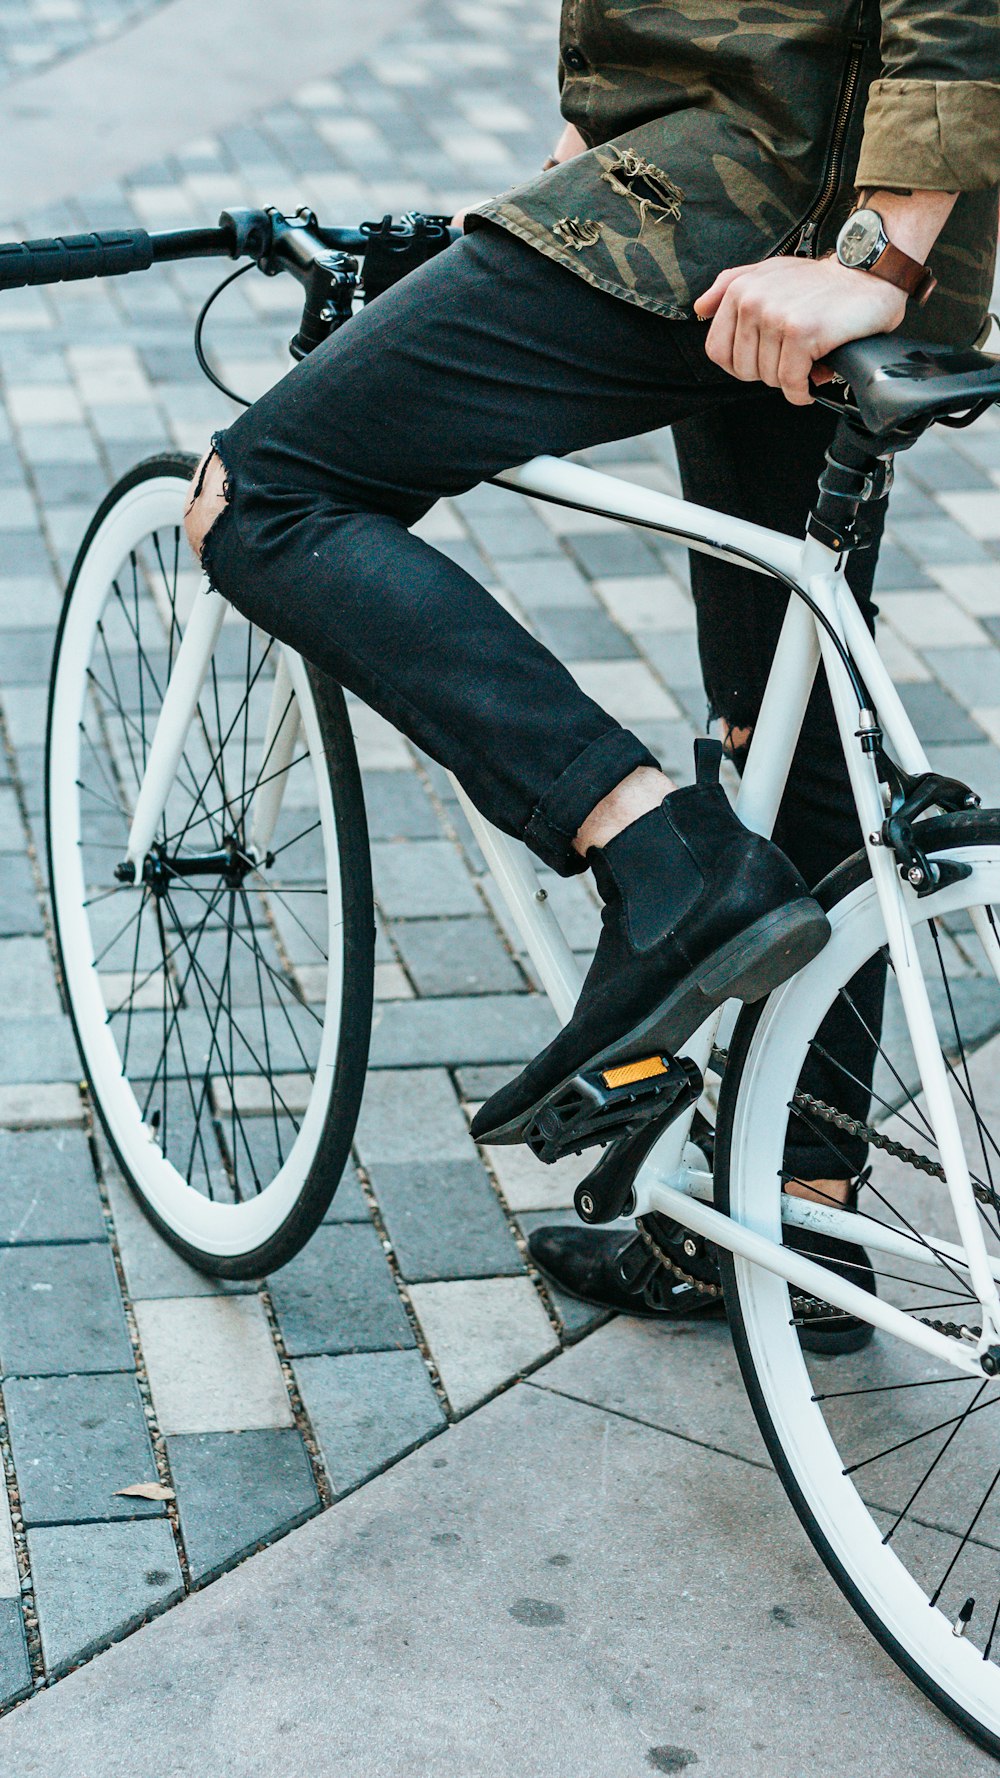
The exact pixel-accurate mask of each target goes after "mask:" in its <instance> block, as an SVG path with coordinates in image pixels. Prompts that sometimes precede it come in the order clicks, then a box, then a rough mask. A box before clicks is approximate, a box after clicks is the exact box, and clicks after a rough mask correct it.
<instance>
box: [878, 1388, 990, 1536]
mask: <svg viewBox="0 0 1000 1778" xmlns="http://www.w3.org/2000/svg"><path fill="white" fill-rule="evenodd" d="M971 1380H972V1379H971V1378H970V1379H969V1381H970V1382H971ZM988 1387H989V1381H988V1380H987V1381H986V1382H984V1383H981V1384H980V1386H979V1388H978V1389H977V1390H976V1393H975V1395H974V1396H973V1398H972V1400H971V1401H970V1402H969V1403H968V1404H967V1406H966V1409H965V1412H964V1413H963V1414H960V1415H959V1417H958V1419H957V1421H956V1422H955V1425H954V1426H953V1427H952V1429H951V1431H950V1432H949V1434H948V1437H947V1438H946V1439H945V1441H944V1444H943V1445H942V1446H941V1449H940V1451H939V1452H938V1454H937V1456H936V1457H935V1458H934V1460H933V1462H932V1463H930V1464H929V1465H928V1467H927V1469H926V1470H925V1471H924V1474H923V1475H922V1477H921V1479H920V1481H919V1482H918V1483H917V1485H916V1487H915V1488H914V1490H913V1493H912V1494H911V1495H910V1498H909V1500H908V1501H907V1502H906V1505H905V1506H904V1507H903V1508H902V1511H901V1512H899V1513H898V1514H897V1516H896V1518H895V1519H894V1520H893V1522H892V1524H891V1525H890V1527H889V1529H888V1531H887V1532H886V1534H885V1536H884V1537H883V1539H882V1542H883V1543H888V1542H889V1541H890V1539H891V1538H892V1537H893V1536H894V1534H895V1533H896V1531H898V1529H899V1527H900V1525H901V1524H902V1522H903V1520H904V1519H905V1517H906V1515H907V1513H908V1512H909V1510H910V1508H911V1506H912V1505H913V1502H914V1501H915V1500H916V1498H917V1496H918V1494H920V1493H921V1491H922V1490H923V1489H924V1488H925V1487H926V1486H927V1483H928V1482H929V1481H930V1479H931V1476H932V1475H933V1474H934V1471H935V1470H936V1468H937V1466H938V1464H939V1463H940V1461H941V1459H942V1457H943V1456H944V1454H945V1452H946V1451H948V1450H950V1448H951V1445H952V1443H953V1441H954V1440H955V1439H956V1438H957V1437H958V1435H959V1432H960V1431H961V1429H962V1427H963V1426H964V1425H965V1422H966V1420H967V1419H968V1417H969V1415H970V1414H971V1413H973V1412H974V1411H975V1407H976V1403H977V1402H978V1400H979V1398H980V1396H981V1395H982V1393H983V1390H984V1389H987V1388H988Z"/></svg>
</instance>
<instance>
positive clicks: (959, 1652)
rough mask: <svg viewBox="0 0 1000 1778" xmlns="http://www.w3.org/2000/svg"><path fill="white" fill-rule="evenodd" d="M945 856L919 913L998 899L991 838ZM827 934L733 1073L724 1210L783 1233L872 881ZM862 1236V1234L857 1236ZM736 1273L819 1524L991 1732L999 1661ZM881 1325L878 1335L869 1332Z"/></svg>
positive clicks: (958, 1699)
mask: <svg viewBox="0 0 1000 1778" xmlns="http://www.w3.org/2000/svg"><path fill="white" fill-rule="evenodd" d="M949 856H952V857H956V858H958V859H962V860H965V861H967V862H968V863H970V864H971V865H972V866H973V867H974V873H975V874H974V876H973V877H972V878H971V879H967V880H966V881H964V882H961V883H957V884H955V885H953V886H952V887H951V888H949V889H946V890H943V891H941V892H940V893H939V894H938V895H936V896H933V897H928V898H927V900H926V901H924V902H923V903H922V904H921V913H922V915H923V916H924V917H926V918H927V919H930V918H931V917H933V916H936V915H939V914H947V913H951V912H955V911H957V910H958V909H961V908H964V907H967V906H975V905H979V904H982V903H984V902H989V903H992V904H993V905H996V903H997V901H998V900H1000V848H995V849H991V848H989V847H970V848H967V849H965V850H956V851H955V852H954V853H949ZM830 919H831V924H832V927H833V936H832V938H831V940H830V942H829V944H828V945H827V946H826V948H825V949H824V950H823V951H822V952H821V953H820V955H819V956H818V957H817V958H816V959H815V960H814V962H813V963H811V964H810V965H809V967H808V968H807V969H806V970H803V971H802V972H801V973H800V974H799V975H798V976H796V977H794V978H793V979H792V980H791V981H790V982H789V983H787V984H786V986H785V987H784V988H783V989H781V990H780V991H779V993H777V994H776V995H774V996H773V997H772V999H771V1000H770V1001H769V1002H768V1005H767V1007H766V1009H765V1012H764V1014H763V1016H762V1017H761V1020H760V1022H759V1024H758V1026H757V1029H756V1031H755V1033H754V1037H753V1041H752V1044H751V1047H750V1050H749V1053H748V1055H747V1059H746V1063H745V1066H744V1069H743V1072H742V1075H741V1080H740V1092H739V1097H738V1101H737V1104H736V1107H735V1113H734V1121H733V1133H732V1144H731V1152H730V1212H731V1214H732V1216H733V1217H734V1219H735V1220H737V1221H739V1222H746V1223H749V1224H750V1225H751V1226H752V1227H753V1228H755V1229H756V1230H758V1231H759V1232H760V1233H762V1234H764V1235H766V1236H768V1237H769V1238H770V1239H772V1240H780V1238H781V1236H780V1203H779V1192H778V1183H777V1182H778V1174H779V1169H780V1167H781V1161H782V1148H783V1143H784V1138H785V1122H786V1116H787V1113H786V1112H785V1107H786V1106H787V1105H788V1102H789V1100H790V1099H791V1096H792V1093H793V1092H794V1090H795V1083H796V1081H797V1079H798V1076H799V1071H800V1069H801V1067H802V1063H803V1061H804V1059H805V1056H806V1052H807V1045H808V1041H809V1039H810V1038H811V1037H812V1035H813V1034H814V1032H815V1030H816V1028H817V1024H818V1017H817V1009H821V1010H822V1011H825V1009H826V1008H827V1007H828V1006H829V1004H830V1002H831V1000H832V998H833V997H834V995H835V993H836V991H837V990H838V989H839V987H840V986H842V985H843V984H844V983H846V982H847V981H849V980H850V979H851V977H852V976H853V975H854V973H855V971H856V970H857V969H858V968H859V967H860V965H861V964H862V963H863V962H864V961H865V960H866V958H867V957H869V956H870V955H871V954H872V951H873V949H874V948H875V947H876V946H877V945H878V944H879V943H880V942H881V940H882V938H883V930H882V923H881V916H880V913H879V909H878V903H877V900H876V896H875V890H874V887H873V885H872V884H871V882H870V881H869V882H867V883H865V884H864V885H862V886H861V887H860V888H859V889H857V890H856V891H855V892H854V893H853V894H851V895H850V896H848V897H847V898H845V900H844V901H843V902H841V903H839V904H838V906H837V907H836V908H835V909H834V911H833V912H832V914H831V916H830ZM859 1239H863V1235H860V1236H859ZM735 1266H736V1281H737V1288H738V1292H739V1301H740V1309H741V1312H742V1318H743V1324H744V1328H745V1331H746V1337H747V1341H748V1345H749V1350H750V1354H751V1357H752V1361H753V1367H754V1372H755V1375H756V1379H757V1382H758V1384H759V1386H760V1390H761V1393H762V1395H763V1398H764V1401H765V1403H766V1406H767V1411H768V1414H769V1416H770V1419H771V1421H772V1423H773V1426H774V1429H775V1432H776V1434H777V1437H778V1439H779V1440H780V1444H781V1448H782V1451H783V1453H784V1455H785V1457H786V1459H787V1461H788V1463H789V1466H790V1468H791V1470H792V1472H793V1474H794V1476H795V1478H796V1481H797V1482H798V1485H799V1487H800V1489H801V1491H802V1494H803V1495H804V1497H805V1500H806V1502H807V1504H808V1506H809V1508H810V1511H811V1512H812V1514H813V1516H814V1518H815V1520H816V1523H817V1525H818V1527H819V1530H820V1531H821V1533H822V1535H823V1536H824V1537H825V1538H826V1540H827V1542H828V1543H829V1545H830V1547H831V1549H832V1550H833V1552H834V1554H835V1556H836V1557H837V1559H838V1561H839V1563H840V1564H841V1566H842V1568H843V1569H844V1571H845V1572H846V1574H847V1575H848V1576H849V1578H850V1580H851V1581H852V1582H853V1583H854V1585H855V1587H856V1588H857V1589H858V1592H859V1593H860V1594H861V1595H862V1596H863V1598H864V1599H865V1600H866V1601H867V1603H868V1605H869V1607H870V1609H871V1611H872V1612H873V1613H874V1614H875V1616H876V1617H877V1619H878V1620H879V1621H880V1622H881V1623H882V1624H883V1625H884V1627H885V1629H886V1630H887V1631H888V1633H889V1635H890V1636H891V1637H892V1638H893V1639H894V1641H895V1642H896V1643H897V1644H898V1645H899V1646H900V1647H901V1648H902V1649H903V1650H905V1652H906V1654H907V1655H909V1657H910V1658H911V1660H912V1661H913V1662H914V1663H915V1664H916V1665H917V1666H918V1667H919V1668H920V1669H922V1671H923V1672H924V1673H925V1674H926V1676H927V1677H928V1679H929V1680H931V1681H932V1682H933V1683H935V1684H936V1685H937V1686H939V1687H940V1688H941V1690H942V1691H943V1692H945V1693H946V1694H947V1695H948V1696H949V1697H950V1698H951V1699H952V1700H953V1701H954V1703H955V1705H956V1706H957V1707H958V1708H959V1709H960V1710H962V1711H964V1712H965V1713H966V1714H967V1715H968V1716H970V1717H972V1718H974V1719H975V1720H976V1721H977V1722H978V1723H980V1724H981V1725H982V1726H983V1727H984V1728H985V1729H986V1730H988V1731H989V1732H990V1733H992V1734H994V1735H1000V1672H998V1670H997V1667H996V1666H995V1665H994V1663H993V1661H992V1660H990V1661H984V1660H983V1658H982V1654H981V1653H980V1651H979V1650H978V1649H977V1648H976V1647H975V1646H974V1645H973V1644H972V1643H971V1642H969V1641H966V1640H964V1639H962V1638H959V1637H956V1636H955V1635H954V1634H953V1631H952V1623H951V1620H950V1619H949V1618H948V1617H946V1616H945V1614H944V1612H942V1611H941V1610H940V1609H938V1608H937V1607H933V1608H932V1607H930V1606H929V1604H928V1599H927V1595H926V1594H925V1592H924V1590H923V1588H922V1587H921V1586H920V1585H919V1583H918V1582H917V1581H916V1580H915V1579H914V1577H913V1576H912V1575H911V1574H910V1572H909V1571H908V1569H907V1568H906V1567H905V1566H904V1564H903V1563H902V1562H901V1561H900V1560H899V1558H898V1557H897V1555H896V1554H895V1553H894V1551H893V1550H892V1549H891V1548H890V1547H889V1546H888V1545H886V1544H884V1543H883V1541H882V1536H881V1533H880V1531H879V1528H878V1526H877V1524H876V1522H875V1520H874V1519H873V1518H872V1516H871V1514H870V1513H869V1511H868V1508H867V1507H866V1506H865V1504H864V1501H863V1500H862V1498H861V1495H860V1494H859V1492H858V1490H857V1489H856V1488H855V1486H854V1484H853V1482H852V1481H851V1479H850V1478H849V1477H847V1476H845V1475H844V1474H843V1461H844V1460H843V1457H842V1455H841V1454H840V1453H839V1452H838V1450H837V1447H836V1445H835V1443H834V1440H833V1438H832V1436H831V1434H830V1431H829V1429H828V1427H827V1423H826V1420H825V1418H824V1415H823V1412H822V1410H821V1409H820V1408H819V1407H818V1406H817V1405H816V1404H815V1403H814V1402H813V1400H812V1394H813V1389H814V1387H815V1384H814V1381H813V1379H812V1378H811V1377H810V1374H809V1371H808V1369H807V1365H806V1361H805V1359H804V1357H803V1354H802V1350H801V1348H800V1345H799V1341H798V1337H797V1335H796V1332H795V1329H794V1327H793V1326H791V1325H790V1322H789V1315H788V1294H787V1288H786V1286H785V1285H784V1284H783V1283H782V1281H781V1280H780V1279H778V1278H777V1277H776V1276H775V1275H774V1274H773V1273H769V1272H765V1271H763V1270H761V1269H760V1268H758V1267H755V1266H752V1265H750V1264H748V1263H747V1262H746V1261H742V1260H736V1262H735ZM876 1337H879V1336H876Z"/></svg>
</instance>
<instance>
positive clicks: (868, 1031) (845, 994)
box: [840, 947, 933, 1135]
mask: <svg viewBox="0 0 1000 1778" xmlns="http://www.w3.org/2000/svg"><path fill="white" fill-rule="evenodd" d="M882 955H883V956H884V957H885V959H886V961H887V962H888V963H889V964H890V965H891V963H892V959H891V957H890V956H889V953H888V949H887V948H885V947H883V950H882ZM893 974H895V970H893ZM840 993H841V996H842V998H843V999H844V1000H846V1002H847V1004H848V1006H849V1007H850V1009H851V1011H852V1013H853V1014H854V1017H855V1018H856V1019H857V1021H858V1023H859V1025H860V1026H861V1028H862V1030H863V1031H864V1033H865V1035H866V1037H868V1038H870V1039H871V1042H872V1043H873V1044H874V1045H875V1050H876V1053H877V1054H878V1055H880V1056H881V1058H882V1060H883V1062H884V1063H885V1065H886V1067H887V1068H888V1070H889V1073H890V1074H891V1075H892V1078H893V1080H894V1081H895V1082H896V1085H897V1086H898V1087H899V1089H900V1092H901V1093H902V1094H903V1097H904V1099H905V1100H906V1102H907V1103H908V1104H910V1103H912V1101H913V1094H912V1093H911V1092H910V1089H909V1087H908V1086H907V1084H906V1082H905V1080H904V1079H903V1077H902V1075H901V1074H900V1073H899V1071H898V1069H897V1068H896V1067H895V1064H894V1063H893V1062H891V1061H890V1060H889V1057H888V1056H887V1054H886V1052H885V1050H884V1049H883V1048H882V1040H881V1038H880V1037H876V1035H875V1033H874V1031H873V1030H872V1028H871V1026H870V1025H869V1023H868V1020H867V1019H866V1018H865V1016H864V1014H863V1013H862V1012H860V1011H859V1010H858V1005H857V1002H856V1001H855V999H854V998H853V996H852V995H851V994H850V992H849V991H848V989H847V988H841V990H840ZM888 1109H890V1110H891V1107H889V1108H888ZM919 1115H920V1116H921V1117H923V1113H922V1112H921V1113H920V1114H919ZM924 1123H925V1124H927V1133H928V1135H931V1134H932V1133H933V1132H932V1131H931V1126H930V1124H929V1123H928V1122H927V1119H926V1118H924Z"/></svg>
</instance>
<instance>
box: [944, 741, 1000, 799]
mask: <svg viewBox="0 0 1000 1778" xmlns="http://www.w3.org/2000/svg"><path fill="white" fill-rule="evenodd" d="M927 751H928V755H929V758H930V762H931V765H932V766H933V767H934V770H935V771H936V772H944V773H945V775H946V776H947V777H949V778H961V780H962V782H963V783H965V784H971V786H972V788H973V790H975V791H976V792H977V793H978V795H979V796H981V797H982V799H983V802H984V803H985V805H986V807H987V808H990V809H1000V753H998V752H997V749H996V748H995V747H993V746H991V744H990V743H989V742H988V741H982V742H978V741H968V742H965V743H964V744H960V743H947V744H945V745H943V746H937V747H929V748H928V750H927Z"/></svg>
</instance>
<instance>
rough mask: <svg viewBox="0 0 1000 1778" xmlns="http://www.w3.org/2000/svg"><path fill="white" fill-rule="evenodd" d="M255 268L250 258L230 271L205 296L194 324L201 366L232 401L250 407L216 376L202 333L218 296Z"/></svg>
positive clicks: (244, 399)
mask: <svg viewBox="0 0 1000 1778" xmlns="http://www.w3.org/2000/svg"><path fill="white" fill-rule="evenodd" d="M255 270H256V265H255V263H254V261H253V260H252V259H249V260H248V261H247V263H246V265H241V266H237V268H236V270H235V272H230V273H229V276H228V277H226V278H223V280H222V283H221V284H217V285H216V286H215V289H214V290H213V291H212V292H211V294H210V295H209V296H207V297H206V298H205V301H204V302H203V303H202V305H201V309H200V311H199V313H198V319H197V321H196V322H195V324H194V355H195V357H196V358H197V360H198V365H199V368H200V369H201V370H202V371H203V372H204V374H205V376H206V377H207V378H208V380H209V382H210V383H214V384H215V387H216V388H217V389H221V390H222V393H223V395H228V397H229V399H230V401H235V402H238V404H239V406H240V407H249V406H250V405H251V404H250V402H249V401H247V399H246V397H245V396H243V395H237V393H236V390H235V389H230V388H229V386H228V384H227V383H224V382H223V381H222V378H221V377H219V376H216V373H215V371H214V370H213V369H212V366H211V365H210V364H209V362H208V359H207V358H206V356H205V348H204V346H203V345H202V333H203V331H204V327H205V320H206V318H207V315H208V311H209V309H210V308H211V307H212V304H213V303H214V301H215V299H216V297H217V296H221V295H222V292H223V291H224V290H225V289H226V288H227V287H228V285H230V284H235V282H236V280H237V278H242V277H243V274H244V273H245V272H252V271H255Z"/></svg>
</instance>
